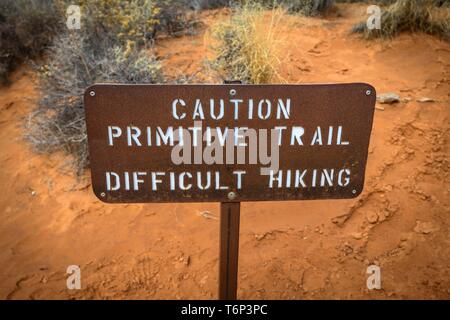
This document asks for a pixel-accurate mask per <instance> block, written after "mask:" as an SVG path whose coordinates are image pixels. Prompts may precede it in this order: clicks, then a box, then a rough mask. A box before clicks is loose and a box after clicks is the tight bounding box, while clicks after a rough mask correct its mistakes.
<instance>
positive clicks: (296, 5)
mask: <svg viewBox="0 0 450 320" xmlns="http://www.w3.org/2000/svg"><path fill="white" fill-rule="evenodd" d="M244 1H245V0H244ZM248 1H250V2H252V1H253V2H257V3H260V4H262V5H264V6H265V7H268V8H275V7H282V8H284V9H285V10H287V12H290V13H300V14H303V15H305V16H315V15H317V14H320V13H323V12H325V11H326V10H328V9H329V8H330V7H331V6H332V5H333V2H334V0H248Z"/></svg>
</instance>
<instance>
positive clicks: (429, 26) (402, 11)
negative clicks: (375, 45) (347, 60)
mask: <svg viewBox="0 0 450 320" xmlns="http://www.w3.org/2000/svg"><path fill="white" fill-rule="evenodd" d="M443 4H444V3H438V2H437V1H435V0H397V1H396V2H395V3H394V4H392V5H391V6H389V7H388V8H387V9H386V10H385V11H383V13H382V16H381V29H379V30H378V29H373V30H369V29H368V28H367V27H366V23H365V22H361V23H359V24H357V25H355V26H354V27H353V29H352V31H353V32H359V33H363V34H364V36H365V37H366V38H374V37H385V38H390V37H393V36H395V35H397V34H398V33H400V32H404V31H409V32H418V31H421V32H425V33H428V34H433V35H438V36H441V37H443V38H444V39H446V40H450V15H449V11H447V9H438V8H437V5H443Z"/></svg>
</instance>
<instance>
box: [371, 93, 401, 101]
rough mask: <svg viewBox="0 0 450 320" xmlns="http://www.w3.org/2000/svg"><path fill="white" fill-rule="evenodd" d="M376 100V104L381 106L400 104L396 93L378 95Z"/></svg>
mask: <svg viewBox="0 0 450 320" xmlns="http://www.w3.org/2000/svg"><path fill="white" fill-rule="evenodd" d="M377 100H378V102H380V103H383V104H384V103H387V104H392V103H397V102H400V97H399V95H398V94H396V93H393V92H389V93H382V94H379V95H378V96H377Z"/></svg>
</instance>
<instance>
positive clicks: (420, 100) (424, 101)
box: [417, 97, 435, 103]
mask: <svg viewBox="0 0 450 320" xmlns="http://www.w3.org/2000/svg"><path fill="white" fill-rule="evenodd" d="M417 102H421V103H426V102H435V100H434V99H433V98H427V97H423V98H420V99H418V100H417Z"/></svg>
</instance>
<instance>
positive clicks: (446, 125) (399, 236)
mask: <svg viewBox="0 0 450 320" xmlns="http://www.w3.org/2000/svg"><path fill="white" fill-rule="evenodd" d="M339 14H340V15H341V16H340V17H338V16H337V15H336V14H333V15H330V16H329V17H327V18H325V19H320V18H300V17H295V18H292V20H293V22H294V24H293V25H292V24H291V25H290V27H289V28H287V29H286V30H285V32H284V33H285V34H286V37H287V38H288V39H289V44H290V46H289V47H286V48H285V50H286V62H284V63H283V68H282V75H283V76H284V77H285V79H286V81H288V82H292V83H297V82H302V83H309V82H354V81H361V82H369V83H371V84H372V85H374V86H375V88H377V91H378V93H383V92H396V93H398V94H400V95H401V97H402V98H411V101H410V102H407V103H406V102H401V103H398V104H396V105H383V108H384V111H382V110H376V113H375V122H374V128H373V133H372V137H371V145H370V149H369V151H370V154H369V160H368V168H367V177H366V185H365V191H364V192H363V194H362V195H361V196H360V197H359V198H357V199H355V200H338V201H303V202H269V203H243V204H242V209H241V212H242V214H241V219H242V222H241V246H240V265H239V290H238V297H239V298H240V299H252V298H267V299H268V298H272V299H281V298H285V299H314V298H342V299H345V298H360V299H366V298H397V299H398V298H445V299H448V298H450V289H449V288H450V259H449V257H450V237H449V224H450V183H449V182H450V177H449V168H450V167H449V161H448V155H449V130H450V118H449V114H450V111H449V100H450V96H449V92H450V81H449V79H450V44H449V43H446V42H443V41H441V40H439V39H437V38H434V37H431V36H427V35H423V34H414V35H411V34H404V35H401V36H399V37H398V38H396V39H394V40H392V41H371V42H367V41H364V40H361V39H359V38H358V37H357V36H355V35H349V34H348V30H349V29H350V27H351V25H352V24H353V23H354V22H356V21H359V20H361V19H362V17H364V16H365V7H364V6H361V5H340V6H339ZM216 15H219V16H220V15H223V13H220V14H218V13H217V12H211V13H208V14H205V21H206V22H207V24H209V23H210V22H211V21H214V20H216V19H217V16H216ZM207 36H208V35H207V32H206V34H205V33H203V32H202V33H200V34H199V35H196V36H189V37H182V38H177V39H168V40H165V41H163V42H162V43H161V44H160V45H158V47H157V53H158V55H159V56H161V57H164V58H165V60H164V64H165V65H166V67H167V69H168V70H169V72H172V74H176V73H177V72H181V73H193V72H195V71H197V70H200V69H201V68H202V61H203V60H204V59H205V58H206V56H207V54H208V50H209V49H208V45H207V43H206V41H205V38H206V37H207ZM14 78H15V79H14V82H13V84H12V85H11V86H10V87H7V88H0V129H1V130H0V149H1V150H2V151H1V153H0V166H1V170H0V191H1V192H0V214H1V219H0V234H1V236H0V239H1V240H0V283H1V288H0V298H3V299H5V298H7V299H19V298H25V299H42V298H51V299H57V298H62V299H69V298H78V299H89V298H115V299H119V298H137V299H141V298H142V299H165V298H187V299H194V298H206V299H208V298H216V291H217V288H216V286H217V263H218V232H219V230H218V220H217V217H218V214H219V212H218V210H219V206H218V204H215V203H202V204H145V205H108V204H103V203H101V202H100V201H99V200H97V199H96V198H95V196H94V195H93V193H92V190H91V187H90V182H89V177H88V175H86V176H84V177H82V178H80V179H77V178H76V177H74V176H73V174H72V172H71V169H70V163H68V161H69V162H70V160H68V158H67V157H64V156H63V155H62V154H57V155H39V154H36V153H34V152H33V151H32V150H31V149H30V147H29V145H28V144H27V143H26V142H24V141H23V139H22V136H23V133H24V132H23V128H22V126H23V121H24V118H25V117H26V116H27V115H28V114H29V113H30V112H31V111H32V110H33V109H34V104H33V102H32V101H31V100H30V99H33V98H36V97H37V94H38V93H37V92H36V90H35V89H34V87H33V82H32V75H31V74H30V72H26V71H25V70H22V71H19V72H18V73H16V74H15V75H14ZM422 97H431V98H433V99H435V102H432V103H419V102H417V101H416V100H417V99H420V98H422ZM205 211H207V212H208V213H209V214H208V215H202V214H201V213H202V212H205ZM72 264H75V265H79V266H80V267H81V275H82V290H79V291H77V290H74V291H70V290H67V289H66V276H67V275H66V273H65V272H66V268H67V266H68V265H72ZM370 264H378V265H379V266H380V267H381V272H382V290H375V291H369V290H368V289H367V288H366V279H367V275H366V268H367V266H368V265H370Z"/></svg>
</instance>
